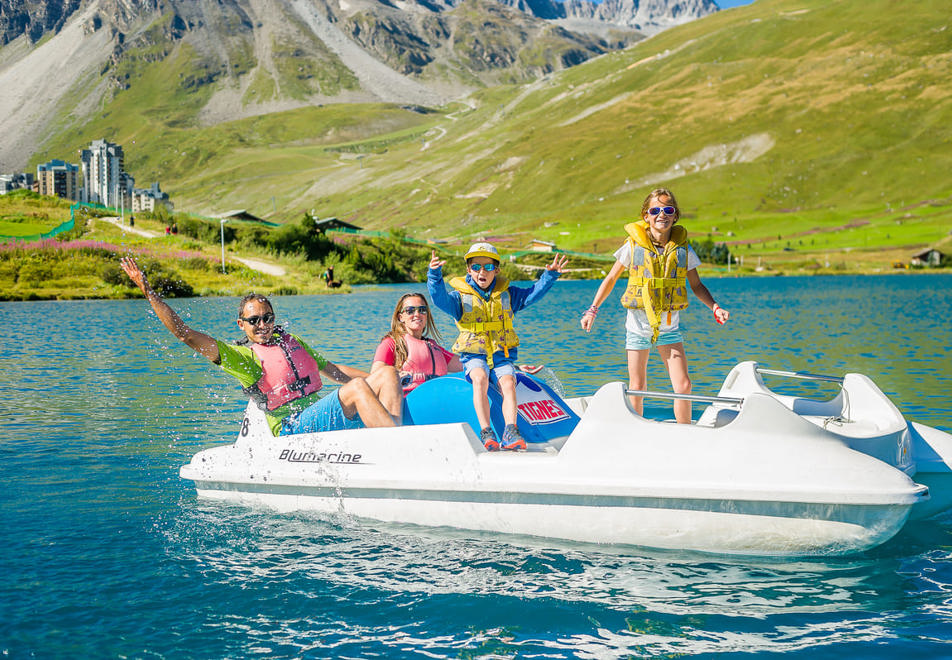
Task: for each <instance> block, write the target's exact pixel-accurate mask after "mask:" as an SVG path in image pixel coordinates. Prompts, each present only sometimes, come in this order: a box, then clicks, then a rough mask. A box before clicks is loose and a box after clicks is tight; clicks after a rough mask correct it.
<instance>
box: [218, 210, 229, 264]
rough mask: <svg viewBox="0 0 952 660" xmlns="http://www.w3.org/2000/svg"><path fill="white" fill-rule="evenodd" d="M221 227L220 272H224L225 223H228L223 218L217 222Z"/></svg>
mask: <svg viewBox="0 0 952 660" xmlns="http://www.w3.org/2000/svg"><path fill="white" fill-rule="evenodd" d="M219 222H220V223H221V224H220V227H221V272H222V273H224V272H225V223H226V222H228V220H226V219H225V218H221V219H220V220H219Z"/></svg>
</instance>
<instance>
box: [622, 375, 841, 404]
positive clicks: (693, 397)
mask: <svg viewBox="0 0 952 660" xmlns="http://www.w3.org/2000/svg"><path fill="white" fill-rule="evenodd" d="M757 373H759V374H767V375H769V376H783V377H785V378H797V379H799V380H815V381H821V382H825V383H837V384H838V385H842V384H843V378H842V377H840V376H824V375H823V374H811V373H809V372H807V371H782V370H780V369H767V368H766V367H757ZM625 394H627V395H629V396H641V397H647V398H649V399H681V400H684V401H697V402H699V403H723V404H726V405H731V406H740V405H743V403H744V399H743V398H738V397H728V396H704V395H701V394H677V393H676V392H654V391H651V390H627V389H626V390H625Z"/></svg>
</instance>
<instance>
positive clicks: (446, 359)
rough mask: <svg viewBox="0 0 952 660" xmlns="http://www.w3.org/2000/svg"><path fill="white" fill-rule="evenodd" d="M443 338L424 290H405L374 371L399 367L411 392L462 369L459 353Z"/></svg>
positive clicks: (374, 364)
mask: <svg viewBox="0 0 952 660" xmlns="http://www.w3.org/2000/svg"><path fill="white" fill-rule="evenodd" d="M434 337H436V339H434ZM439 338H440V332H439V330H437V329H436V323H434V322H433V317H432V315H431V314H430V307H429V305H427V303H426V297H424V295H423V294H422V293H405V294H403V295H402V296H400V300H398V301H397V306H396V307H395V308H394V310H393V316H392V317H391V318H390V332H388V333H387V334H385V335H384V336H383V339H381V341H380V345H379V346H377V351H376V352H375V353H374V362H373V366H372V367H371V368H370V373H374V372H375V371H378V370H380V369H382V368H384V367H388V366H390V367H396V369H397V372H398V373H399V375H400V384H401V385H402V386H403V392H404V394H407V393H409V392H411V391H412V390H414V389H415V388H416V387H417V386H418V385H420V383H423V382H425V381H427V380H429V379H431V378H436V377H437V376H445V375H446V374H447V373H449V372H451V371H454V372H455V371H462V370H463V365H462V363H461V362H460V360H459V356H458V355H456V354H455V353H452V352H450V351H448V350H446V349H445V348H443V347H442V346H440V345H439V344H438V343H437V339H439Z"/></svg>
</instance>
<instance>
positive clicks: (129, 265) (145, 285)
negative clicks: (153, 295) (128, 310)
mask: <svg viewBox="0 0 952 660" xmlns="http://www.w3.org/2000/svg"><path fill="white" fill-rule="evenodd" d="M119 266H120V267H121V268H122V270H124V271H125V272H126V275H128V276H129V279H130V280H132V281H133V283H135V285H136V286H137V287H139V288H140V289H142V293H148V291H149V280H147V279H146V277H145V273H143V272H142V269H141V268H139V264H137V263H136V262H135V259H133V258H132V257H122V258H121V259H120V260H119Z"/></svg>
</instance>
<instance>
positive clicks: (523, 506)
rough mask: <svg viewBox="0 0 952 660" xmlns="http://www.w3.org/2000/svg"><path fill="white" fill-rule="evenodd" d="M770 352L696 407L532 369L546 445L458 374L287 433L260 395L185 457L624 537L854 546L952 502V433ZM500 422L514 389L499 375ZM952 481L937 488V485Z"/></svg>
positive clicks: (473, 522) (247, 493)
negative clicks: (565, 382)
mask: <svg viewBox="0 0 952 660" xmlns="http://www.w3.org/2000/svg"><path fill="white" fill-rule="evenodd" d="M758 369H759V368H758V366H757V365H756V363H753V362H748V363H742V364H740V365H738V366H737V367H735V369H734V370H732V371H731V373H730V374H729V375H728V378H727V380H726V381H725V385H724V387H723V388H722V390H721V395H720V396H717V397H697V396H692V395H686V398H692V399H695V400H704V401H705V402H707V403H709V407H708V408H707V409H705V410H704V412H703V413H702V415H701V417H700V419H699V420H698V421H697V422H696V423H694V424H686V425H681V424H675V423H673V422H664V421H655V420H650V419H646V418H645V417H643V416H641V415H638V414H636V413H635V412H634V410H633V409H632V407H631V404H630V398H629V396H630V395H631V394H641V395H648V396H653V395H656V396H660V397H668V398H672V397H677V396H679V395H670V394H663V393H651V392H637V393H636V392H633V391H630V390H627V389H626V388H625V385H624V384H623V383H620V382H614V383H608V384H606V385H604V386H602V387H601V388H600V389H599V390H598V391H597V392H596V393H595V394H594V395H593V396H590V397H579V398H568V399H563V398H562V397H560V396H559V395H558V394H557V393H556V392H555V391H554V390H553V389H552V388H551V387H549V386H548V385H546V384H545V383H544V382H542V381H540V380H536V379H534V378H532V377H530V376H528V375H526V374H521V373H520V374H519V375H518V387H517V391H518V400H519V414H520V423H519V426H520V430H521V431H522V433H523V435H524V436H525V437H526V439H527V440H528V441H529V443H528V444H529V449H528V450H527V451H520V452H489V451H486V450H485V449H484V448H483V446H482V445H481V443H480V442H479V439H478V435H477V433H476V431H475V430H474V429H475V428H478V426H477V423H476V421H475V415H474V413H473V407H472V388H471V386H470V385H469V384H468V383H467V381H465V380H464V379H463V378H461V377H459V376H452V375H451V376H444V377H441V378H437V379H434V380H431V381H428V382H426V383H424V384H423V385H421V386H420V387H418V388H417V389H416V390H415V391H414V392H413V393H411V394H410V395H409V396H408V397H407V413H406V415H405V422H406V424H405V425H404V426H401V427H397V428H385V429H359V430H351V431H335V432H328V433H313V434H301V435H291V436H281V437H277V438H276V437H274V436H272V435H271V433H270V431H269V429H268V426H267V424H266V422H265V419H264V416H263V414H262V413H261V412H260V411H259V410H258V409H257V408H256V407H255V406H254V405H252V404H249V405H248V407H247V409H246V411H245V416H244V419H243V421H242V424H241V427H240V431H239V434H238V437H237V439H236V440H235V442H234V443H233V444H230V445H226V446H219V447H214V448H211V449H206V450H204V451H201V452H199V453H198V454H196V455H195V456H194V457H193V458H192V460H191V462H190V463H188V464H187V465H185V466H183V467H182V468H181V476H182V477H183V478H185V479H189V480H192V481H193V482H194V483H195V487H196V489H197V492H198V495H199V496H201V497H206V498H214V499H220V500H231V501H238V502H244V503H253V504H263V505H267V506H269V507H272V508H274V509H276V510H279V511H294V510H313V511H318V512H323V513H326V514H343V515H347V516H355V517H359V518H365V519H372V520H378V521H386V522H393V523H407V524H413V525H424V526H428V527H449V528H458V529H466V530H479V531H483V532H497V533H505V534H516V535H531V536H536V537H548V538H554V539H563V540H570V541H579V542H585V543H596V544H612V545H620V546H641V547H650V548H662V549H671V550H693V551H701V552H711V553H726V554H747V555H780V556H806V555H842V554H850V553H855V552H861V551H863V550H866V549H869V548H872V547H875V546H877V545H879V544H881V543H884V542H885V541H887V540H889V539H890V538H892V537H893V536H894V535H895V534H896V533H898V532H899V530H900V529H901V528H902V527H903V525H904V523H905V522H906V520H907V519H908V518H909V516H910V514H912V513H913V512H917V513H918V514H919V517H923V516H928V515H933V514H935V513H937V512H938V511H940V510H944V508H946V507H947V506H948V504H949V501H948V498H947V497H946V495H947V494H948V491H949V484H948V483H947V480H948V478H949V474H950V467H949V466H950V464H952V436H950V435H949V434H947V433H944V432H942V431H938V430H936V429H932V428H929V427H925V426H922V425H918V424H907V423H906V421H905V420H904V419H903V418H902V415H901V414H899V411H898V410H897V409H896V408H895V406H893V404H892V403H891V402H890V401H889V400H888V398H886V397H885V395H883V394H882V392H880V391H879V389H878V388H877V387H876V386H875V385H874V384H873V383H872V381H870V380H869V379H868V378H866V377H865V376H861V375H858V374H848V375H847V376H846V377H845V378H844V379H842V394H841V395H840V396H839V397H838V398H837V399H834V400H833V401H830V402H809V401H807V400H805V399H796V398H793V397H783V396H780V395H777V394H775V393H773V392H771V391H770V390H768V389H767V388H766V387H765V386H764V385H763V381H762V380H761V378H760V372H759V371H758ZM491 401H492V411H493V422H494V425H495V426H496V427H497V432H498V431H500V430H501V423H502V417H501V413H500V403H501V400H500V397H499V395H498V393H497V392H492V391H491ZM933 484H935V486H934V487H936V488H941V489H944V491H943V497H942V498H940V499H939V500H938V504H935V503H936V499H933V500H931V502H932V503H933V504H932V505H931V506H930V499H929V496H930V486H933Z"/></svg>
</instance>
